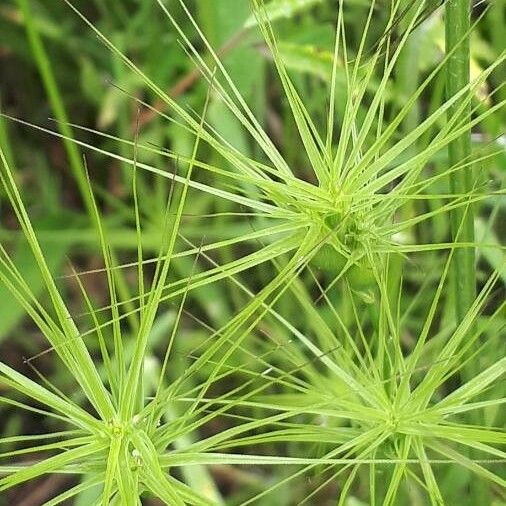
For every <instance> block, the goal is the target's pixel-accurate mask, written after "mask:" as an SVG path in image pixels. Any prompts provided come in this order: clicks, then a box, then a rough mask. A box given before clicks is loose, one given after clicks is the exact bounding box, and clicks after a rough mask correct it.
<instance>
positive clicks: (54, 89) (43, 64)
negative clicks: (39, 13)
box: [17, 0, 94, 218]
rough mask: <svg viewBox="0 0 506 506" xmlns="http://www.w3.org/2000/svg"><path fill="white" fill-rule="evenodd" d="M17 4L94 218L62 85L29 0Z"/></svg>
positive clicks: (78, 179) (74, 173)
mask: <svg viewBox="0 0 506 506" xmlns="http://www.w3.org/2000/svg"><path fill="white" fill-rule="evenodd" d="M17 4H18V6H19V8H20V10H21V12H22V14H23V20H24V23H25V28H26V33H27V36H28V41H29V43H30V47H31V50H32V53H33V56H34V58H35V62H36V63H37V68H38V70H39V73H40V77H41V79H42V83H43V85H44V89H45V91H46V94H47V97H48V99H49V103H50V105H51V109H52V110H53V113H54V115H55V118H56V120H57V121H58V130H59V131H60V133H61V134H62V135H63V136H64V137H65V138H64V139H63V143H64V146H65V151H66V152H67V157H68V160H69V165H70V169H71V170H72V173H73V175H74V178H75V180H76V182H77V185H78V187H79V191H80V193H81V198H82V199H83V201H84V204H85V206H86V210H87V211H88V215H89V216H90V218H92V217H93V216H94V214H93V204H92V202H91V200H90V197H89V192H88V182H87V177H86V171H85V169H84V166H83V162H82V160H81V155H80V154H79V150H78V149H77V146H76V145H75V144H74V143H73V142H72V138H73V133H72V129H71V128H70V126H69V125H68V123H69V121H68V117H67V113H66V111H65V106H64V104H63V100H62V97H61V94H60V90H59V89H58V85H57V83H56V79H55V77H54V72H53V69H52V67H51V62H50V60H49V58H48V56H47V53H46V50H45V48H44V44H43V42H42V39H41V37H40V34H39V31H38V28H37V26H36V23H35V22H34V18H33V15H32V11H31V7H30V3H29V0H17Z"/></svg>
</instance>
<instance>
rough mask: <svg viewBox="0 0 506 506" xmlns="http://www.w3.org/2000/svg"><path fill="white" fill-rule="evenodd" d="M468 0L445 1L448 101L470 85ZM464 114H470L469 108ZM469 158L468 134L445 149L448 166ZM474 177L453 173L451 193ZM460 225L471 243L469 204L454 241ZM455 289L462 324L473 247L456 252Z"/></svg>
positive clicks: (470, 297)
mask: <svg viewBox="0 0 506 506" xmlns="http://www.w3.org/2000/svg"><path fill="white" fill-rule="evenodd" d="M470 14H471V13H470V3H469V0H448V1H447V2H446V19H445V40H446V51H447V52H450V51H452V50H453V49H454V48H456V49H455V52H454V53H453V54H452V56H451V57H450V58H449V59H448V64H447V70H446V93H447V96H448V98H450V97H452V96H454V95H455V94H457V93H458V92H459V91H460V90H461V89H462V88H464V87H465V86H467V85H468V83H469V79H470V77H469V61H470V51H469V35H466V33H467V34H468V33H469V29H470ZM465 99H466V97H464V96H463V97H462V99H460V100H458V101H457V102H456V103H455V104H454V105H453V107H451V108H450V109H449V112H448V117H449V118H451V117H452V116H453V115H454V114H455V111H456V110H457V109H458V108H459V107H461V105H462V103H463V101H464V100H465ZM464 114H470V105H469V106H468V107H467V109H466V111H465V113H464ZM470 155H471V132H470V131H468V132H465V133H463V134H462V135H460V136H459V137H458V138H457V139H455V140H454V141H453V142H451V143H450V144H449V146H448V156H449V163H450V165H451V166H453V165H454V164H458V163H461V162H462V161H464V160H467V159H469V157H470ZM473 184H474V177H473V169H472V166H469V167H468V168H466V169H464V170H459V171H456V172H454V173H453V174H452V175H451V177H450V188H451V191H452V192H453V193H456V194H464V193H467V192H470V191H471V190H472V189H473ZM461 224H462V228H461V231H460V233H459V237H458V240H459V241H463V242H467V243H472V242H474V212H473V208H472V206H471V205H469V206H468V207H467V208H464V207H459V208H457V209H455V210H454V211H453V212H452V215H451V227H452V233H453V238H454V240H457V237H456V235H457V233H458V230H459V228H460V226H461ZM453 275H454V287H455V295H456V297H455V314H456V317H457V321H462V319H463V318H464V316H465V315H466V313H467V312H468V310H469V308H470V307H471V306H472V303H473V301H474V299H475V296H476V274H475V252H474V249H473V248H461V249H458V250H457V251H456V252H455V263H454V267H453Z"/></svg>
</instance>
